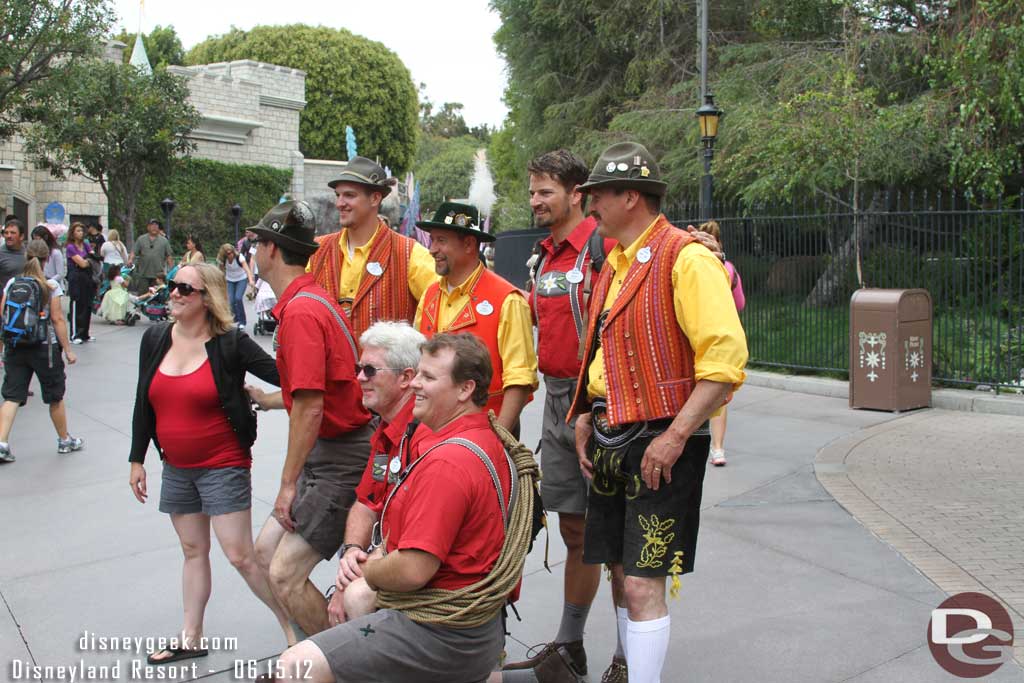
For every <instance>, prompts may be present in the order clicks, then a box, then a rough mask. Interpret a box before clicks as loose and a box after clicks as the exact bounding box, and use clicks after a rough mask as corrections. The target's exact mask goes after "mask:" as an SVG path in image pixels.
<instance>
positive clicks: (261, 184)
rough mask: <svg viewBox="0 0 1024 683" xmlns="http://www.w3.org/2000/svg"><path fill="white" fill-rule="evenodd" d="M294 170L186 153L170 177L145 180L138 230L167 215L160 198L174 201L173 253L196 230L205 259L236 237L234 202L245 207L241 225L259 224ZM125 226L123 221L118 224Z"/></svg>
mask: <svg viewBox="0 0 1024 683" xmlns="http://www.w3.org/2000/svg"><path fill="white" fill-rule="evenodd" d="M291 179H292V172H291V170H289V169H279V168H274V167H272V166H249V165H244V164H225V163H221V162H219V161H210V160H208V159H184V160H182V161H181V163H180V164H179V166H178V167H177V168H176V169H175V170H174V171H172V172H171V174H170V176H169V177H168V178H167V180H165V181H162V182H159V183H156V182H151V181H150V180H147V181H146V183H145V185H144V186H143V190H142V194H141V195H140V197H139V202H138V207H137V209H136V212H135V215H136V218H137V223H138V227H137V229H136V231H135V234H136V235H141V234H143V233H144V232H145V225H146V221H147V220H149V219H150V218H154V217H155V218H160V219H161V220H162V219H163V211H161V209H160V202H161V201H162V200H163V199H164V198H165V197H170V198H171V199H173V200H174V201H175V202H176V206H175V208H174V215H173V217H172V218H171V225H172V230H171V246H172V247H173V248H174V253H175V254H181V252H182V251H184V245H185V238H186V236H187V235H188V234H189V233H194V234H195V235H196V236H197V237H198V239H199V240H200V244H201V246H202V248H203V252H204V253H205V255H206V258H207V260H211V261H212V260H213V259H214V258H216V256H217V250H218V249H219V248H220V245H221V244H224V243H225V242H233V241H234V231H235V226H234V221H233V219H232V217H231V207H232V206H233V205H234V204H236V203H237V204H238V205H239V206H241V207H242V217H241V220H240V221H239V230H240V231H241V230H242V229H243V228H245V227H246V226H247V225H253V224H255V223H256V222H257V221H258V220H259V219H260V218H261V217H262V216H263V214H264V213H266V212H267V211H268V210H269V209H270V207H272V206H273V205H274V204H276V203H277V201H278V200H279V199H280V198H281V195H283V194H284V193H285V192H287V191H288V188H289V187H290V185H291ZM115 227H121V226H115Z"/></svg>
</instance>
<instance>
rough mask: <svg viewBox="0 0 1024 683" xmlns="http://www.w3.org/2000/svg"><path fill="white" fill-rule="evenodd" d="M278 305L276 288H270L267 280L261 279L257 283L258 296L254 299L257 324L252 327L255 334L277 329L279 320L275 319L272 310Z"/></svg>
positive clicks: (267, 332)
mask: <svg viewBox="0 0 1024 683" xmlns="http://www.w3.org/2000/svg"><path fill="white" fill-rule="evenodd" d="M276 305H277V297H276V296H274V290H272V289H271V288H270V285H269V284H268V283H267V281H266V280H260V281H259V284H258V285H256V298H255V300H254V301H253V307H254V308H255V309H256V324H255V325H253V328H252V331H253V334H273V332H274V330H275V329H277V321H276V320H274V316H272V315H270V311H271V310H272V309H273V308H274V306H276Z"/></svg>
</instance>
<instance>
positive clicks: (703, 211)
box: [697, 93, 723, 221]
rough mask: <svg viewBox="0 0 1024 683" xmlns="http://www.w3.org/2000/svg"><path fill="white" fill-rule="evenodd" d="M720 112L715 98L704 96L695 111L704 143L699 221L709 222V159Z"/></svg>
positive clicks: (716, 134) (712, 152) (716, 135)
mask: <svg viewBox="0 0 1024 683" xmlns="http://www.w3.org/2000/svg"><path fill="white" fill-rule="evenodd" d="M722 113H723V112H722V110H721V109H719V108H718V107H716V106H715V96H714V95H712V94H711V93H706V94H705V95H704V104H702V105H701V106H700V108H699V109H697V120H698V121H700V139H701V142H703V143H704V175H703V177H702V178H701V180H700V219H701V221H709V220H711V202H712V188H713V184H714V179H713V178H712V176H711V158H712V157H714V156H715V138H716V137H718V121H719V119H721V118H722Z"/></svg>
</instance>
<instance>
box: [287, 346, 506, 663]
mask: <svg viewBox="0 0 1024 683" xmlns="http://www.w3.org/2000/svg"><path fill="white" fill-rule="evenodd" d="M491 373H492V370H491V362H490V356H489V354H488V351H487V348H486V347H485V346H484V345H483V343H482V342H480V341H479V340H478V339H476V338H475V337H473V336H471V335H468V334H439V335H437V336H435V337H434V338H433V339H431V340H430V341H428V342H426V343H425V344H424V345H423V347H422V355H421V357H420V361H419V368H418V373H417V375H416V377H415V378H414V379H413V382H412V390H413V393H414V395H415V404H414V408H413V416H414V417H415V419H417V420H419V421H420V422H421V423H422V424H424V425H426V427H427V428H429V429H430V430H431V432H432V433H431V434H429V435H428V436H426V437H424V438H423V439H421V440H420V441H419V442H418V443H417V444H416V447H415V449H414V450H413V451H412V452H411V454H410V455H409V462H410V463H411V465H410V466H409V467H408V468H406V470H405V471H404V472H403V474H402V476H401V477H400V478H399V481H398V482H397V484H396V485H395V486H394V487H392V489H391V492H390V493H389V495H388V498H387V499H386V500H385V503H384V506H383V508H382V510H381V514H380V522H379V524H380V531H381V533H380V536H381V537H382V538H383V539H385V541H384V545H383V547H378V548H376V549H374V550H373V551H372V552H371V553H370V554H369V557H368V558H367V560H366V562H365V563H363V565H362V572H363V578H362V579H359V580H358V581H355V582H352V584H351V585H350V586H349V587H348V588H347V589H346V592H348V591H349V590H352V589H354V588H357V587H360V586H361V584H362V583H363V582H365V587H366V588H369V589H370V590H374V591H376V590H386V591H389V592H397V593H411V592H414V591H419V590H420V589H434V588H436V589H446V590H455V589H458V588H462V587H464V586H468V585H471V584H473V583H476V582H477V581H479V580H480V579H482V578H484V577H485V576H487V574H488V572H489V571H490V570H491V568H492V567H493V565H494V563H495V561H496V560H497V559H498V556H499V554H500V553H501V549H502V544H503V543H504V536H505V531H504V524H503V518H502V509H501V508H502V506H501V505H500V504H499V495H497V494H496V492H495V482H494V480H493V479H492V474H491V472H490V470H489V468H488V467H486V466H485V465H484V463H483V462H481V460H480V458H479V457H478V456H477V455H476V454H474V453H473V451H471V450H470V449H469V448H467V447H465V446H463V445H458V444H454V443H444V442H446V441H449V440H450V439H452V438H453V437H458V438H459V439H460V440H466V441H469V442H472V443H473V444H475V445H476V446H477V447H479V448H480V449H481V450H482V451H483V453H485V454H486V456H487V457H488V458H489V459H490V461H491V464H492V465H493V467H494V472H495V473H496V475H497V480H498V482H499V484H500V486H501V490H502V492H508V491H509V490H510V487H511V484H512V482H511V477H510V473H509V466H508V462H507V460H506V456H505V451H504V448H503V446H502V443H501V441H500V440H499V438H498V437H497V435H496V434H495V433H494V431H492V429H491V426H490V423H489V421H488V419H487V415H486V414H485V413H483V412H482V411H481V408H482V407H483V406H484V405H486V403H487V387H488V386H489V385H490V383H491ZM428 452H429V453H428ZM421 457H423V460H422V461H420V462H417V460H418V459H419V458H421ZM501 495H502V496H504V495H506V494H505V493H502V494H501ZM502 626H503V625H502V617H501V614H500V613H496V614H495V615H494V616H493V617H492V618H491V619H490V620H489V621H487V622H486V623H484V624H483V625H482V626H476V627H473V628H464V629H460V628H450V627H447V626H442V625H436V624H431V623H426V622H423V623H420V622H418V621H414V620H413V619H411V618H410V617H409V616H407V615H406V613H405V612H403V611H401V610H394V609H382V610H378V611H375V612H372V613H370V614H367V615H365V616H361V617H358V618H353V619H350V620H349V621H347V622H345V623H343V624H340V625H338V626H335V627H333V628H331V629H329V630H327V631H324V632H322V633H318V634H317V635H315V636H313V637H312V638H310V639H309V640H306V641H303V642H301V643H299V644H298V645H296V646H294V647H292V648H289V649H288V650H287V651H286V652H285V653H284V654H283V655H282V656H281V660H280V662H279V663H278V665H277V666H276V667H275V669H274V670H275V672H277V673H278V678H279V679H291V678H299V677H302V678H305V679H306V680H311V681H313V682H314V683H334V682H335V681H337V682H338V683H353V682H356V681H358V682H360V683H362V682H363V681H366V682H367V683H369V682H372V681H382V682H383V681H418V682H424V683H429V682H431V681H437V682H438V683H442V682H443V683H459V682H460V681H465V682H467V683H469V682H471V681H482V680H485V679H486V678H487V676H488V674H489V673H490V671H491V669H492V668H493V667H494V665H495V663H496V662H497V661H498V657H499V655H500V654H501V649H502V643H503V641H504V632H503V627H502Z"/></svg>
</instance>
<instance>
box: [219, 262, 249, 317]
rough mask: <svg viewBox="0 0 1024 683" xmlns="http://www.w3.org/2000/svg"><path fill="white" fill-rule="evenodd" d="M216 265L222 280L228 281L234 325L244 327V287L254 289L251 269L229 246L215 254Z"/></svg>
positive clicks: (229, 300)
mask: <svg viewBox="0 0 1024 683" xmlns="http://www.w3.org/2000/svg"><path fill="white" fill-rule="evenodd" d="M217 265H218V266H220V269H221V270H222V271H224V279H225V280H227V281H228V302H229V303H230V304H231V313H232V314H233V315H234V316H235V323H236V324H237V325H238V326H239V327H243V328H244V327H245V301H244V299H245V286H246V285H250V286H252V287H255V286H256V284H255V282H254V280H253V276H252V269H251V268H249V264H248V263H247V262H246V260H245V255H244V254H240V253H238V250H237V249H235V247H234V246H233V245H231V244H222V245H221V247H220V251H218V252H217Z"/></svg>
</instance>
